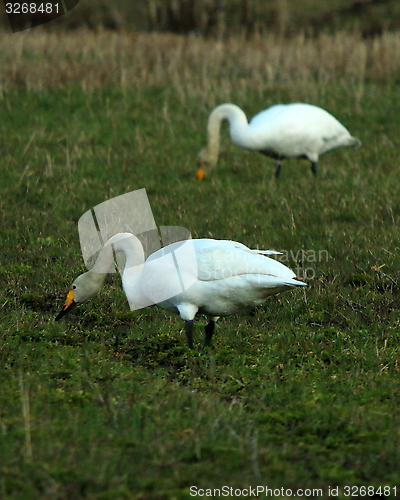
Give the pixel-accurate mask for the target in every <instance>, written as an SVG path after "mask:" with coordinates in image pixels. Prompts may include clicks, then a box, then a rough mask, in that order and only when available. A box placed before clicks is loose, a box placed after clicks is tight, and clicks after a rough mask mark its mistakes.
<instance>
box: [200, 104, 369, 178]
mask: <svg viewBox="0 0 400 500" xmlns="http://www.w3.org/2000/svg"><path fill="white" fill-rule="evenodd" d="M223 120H227V121H228V122H229V131H230V136H231V139H232V141H233V143H234V144H236V145H237V146H239V147H241V148H243V149H248V150H250V151H259V152H260V153H263V154H265V155H266V156H270V157H271V158H274V160H275V164H276V170H275V177H279V174H280V171H281V161H282V160H284V159H285V158H306V159H308V160H309V161H310V162H311V170H312V172H313V173H314V175H315V174H316V173H317V167H318V157H319V156H320V155H322V154H323V153H326V152H327V151H331V150H332V149H336V148H341V147H346V146H360V145H361V141H359V140H358V139H356V138H355V137H353V136H352V135H350V133H349V131H348V130H347V129H346V128H345V127H344V126H343V125H342V124H341V123H340V122H339V121H338V120H337V119H336V118H335V117H334V116H332V115H331V114H330V113H328V112H327V111H325V110H324V109H322V108H320V107H318V106H314V105H312V104H304V103H293V104H276V105H274V106H271V107H270V108H268V109H266V110H264V111H261V112H260V113H258V114H257V115H256V116H254V118H252V119H251V120H250V123H249V122H248V121H247V118H246V115H245V113H244V112H243V110H242V109H241V108H239V106H236V104H221V105H220V106H217V107H216V108H215V109H214V110H213V111H212V112H211V114H210V116H209V118H208V123H207V147H206V148H205V149H203V150H201V151H200V153H199V155H198V158H197V178H198V179H199V180H202V179H203V178H204V177H205V176H207V175H208V174H209V173H210V171H211V170H212V169H213V168H214V167H215V165H216V164H217V161H218V154H219V145H220V127H221V122H222V121H223Z"/></svg>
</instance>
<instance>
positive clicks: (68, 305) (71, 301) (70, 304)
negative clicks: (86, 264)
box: [55, 288, 76, 321]
mask: <svg viewBox="0 0 400 500" xmlns="http://www.w3.org/2000/svg"><path fill="white" fill-rule="evenodd" d="M75 306H76V302H75V298H74V289H73V288H72V289H71V290H70V291H69V292H68V295H67V298H66V299H65V304H64V307H63V308H62V309H61V311H60V312H59V313H58V314H57V316H56V318H55V320H56V321H58V320H59V319H61V318H62V317H63V316H64V315H65V314H67V312H68V311H70V310H71V309H73V308H74V307H75Z"/></svg>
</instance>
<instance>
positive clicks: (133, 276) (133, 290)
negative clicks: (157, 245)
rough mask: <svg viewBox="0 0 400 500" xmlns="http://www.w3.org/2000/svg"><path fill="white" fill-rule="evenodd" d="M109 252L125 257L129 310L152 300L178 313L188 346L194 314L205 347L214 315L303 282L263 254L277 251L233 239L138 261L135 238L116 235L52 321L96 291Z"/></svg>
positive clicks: (179, 246) (197, 243)
mask: <svg viewBox="0 0 400 500" xmlns="http://www.w3.org/2000/svg"><path fill="white" fill-rule="evenodd" d="M113 251H114V252H115V253H118V252H123V253H124V254H125V257H126V262H125V266H124V268H123V271H122V286H123V289H124V292H125V294H126V296H127V298H128V301H129V304H130V306H131V308H132V309H135V308H138V307H143V306H144V305H150V304H152V303H156V304H157V305H158V306H159V307H162V308H164V309H166V310H168V311H171V312H175V313H178V314H180V316H181V318H182V319H183V320H184V322H185V331H186V336H187V344H188V346H189V348H193V320H194V317H195V316H196V314H197V313H199V314H205V315H206V316H208V318H209V322H208V324H207V326H206V328H205V342H204V346H209V345H210V343H211V338H212V335H213V333H214V326H215V322H216V320H217V319H218V317H219V316H228V315H230V314H235V313H238V312H240V311H242V310H245V309H248V308H253V307H255V306H257V305H259V304H261V303H263V302H264V301H265V300H266V299H267V297H268V296H269V295H273V294H276V293H280V292H284V291H285V290H289V289H290V288H294V287H297V286H302V285H306V284H305V283H303V282H301V281H298V280H297V279H296V276H295V274H294V273H293V272H292V271H291V270H290V269H289V268H288V267H286V266H284V265H283V264H282V263H280V262H278V261H276V260H274V259H271V258H269V257H266V255H270V254H274V253H275V254H276V253H278V252H274V251H269V250H251V249H249V248H247V247H246V246H245V245H243V244H241V243H237V242H235V241H228V240H213V239H194V240H187V241H186V242H177V243H173V244H171V245H168V246H166V247H164V248H161V249H160V250H158V251H156V252H155V253H153V254H152V255H150V257H148V259H147V260H146V261H144V253H143V248H142V245H141V243H140V241H139V240H138V238H136V236H134V235H133V234H131V233H118V234H116V235H114V236H113V237H112V238H110V239H109V240H108V242H107V243H106V244H105V246H104V247H103V249H102V250H101V252H100V253H99V255H98V257H97V260H96V263H95V265H94V267H93V268H92V269H91V270H90V271H88V272H86V273H84V274H81V275H80V276H78V278H76V280H75V281H74V282H73V284H72V287H71V290H70V291H69V293H68V295H67V298H66V301H65V305H64V307H63V308H62V310H61V311H60V312H59V314H58V315H57V317H56V320H59V319H60V318H62V317H63V316H64V315H65V314H66V313H67V312H68V311H69V310H71V309H72V308H73V307H74V306H75V305H77V304H80V303H82V302H84V301H86V300H88V299H90V298H92V297H93V296H94V295H95V294H96V293H97V292H98V291H99V290H100V288H101V286H102V285H103V283H104V280H105V277H106V274H107V272H108V270H109V268H110V265H111V264H112V261H113ZM177 275H179V276H178V278H179V279H178V278H177ZM185 284H186V285H187V287H186V286H185Z"/></svg>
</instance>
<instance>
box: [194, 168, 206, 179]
mask: <svg viewBox="0 0 400 500" xmlns="http://www.w3.org/2000/svg"><path fill="white" fill-rule="evenodd" d="M205 176H206V174H205V173H204V170H203V169H202V168H201V167H199V168H198V169H197V173H196V177H197V180H198V181H202V180H203V179H204V177H205Z"/></svg>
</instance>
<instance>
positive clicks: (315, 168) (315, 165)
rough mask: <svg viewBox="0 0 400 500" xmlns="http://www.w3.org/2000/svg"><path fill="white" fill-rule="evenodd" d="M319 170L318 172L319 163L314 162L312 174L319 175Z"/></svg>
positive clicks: (312, 163)
mask: <svg viewBox="0 0 400 500" xmlns="http://www.w3.org/2000/svg"><path fill="white" fill-rule="evenodd" d="M317 170H318V162H317V161H312V162H311V172H312V173H313V174H314V175H317Z"/></svg>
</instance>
